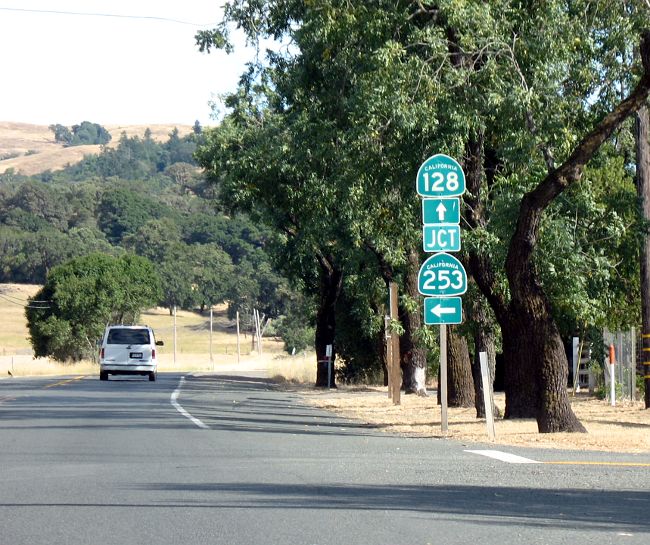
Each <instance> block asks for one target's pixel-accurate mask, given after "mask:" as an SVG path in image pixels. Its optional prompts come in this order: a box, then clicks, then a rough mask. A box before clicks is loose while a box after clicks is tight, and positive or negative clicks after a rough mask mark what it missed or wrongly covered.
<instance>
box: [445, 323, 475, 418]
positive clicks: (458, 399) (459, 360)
mask: <svg viewBox="0 0 650 545" xmlns="http://www.w3.org/2000/svg"><path fill="white" fill-rule="evenodd" d="M448 332H449V334H448V335H447V404H448V406H449V407H473V406H474V400H475V395H474V381H473V380H472V367H471V363H470V358H469V348H468V346H467V339H466V338H465V337H463V336H462V335H460V334H459V332H458V328H457V327H454V326H449V328H448Z"/></svg>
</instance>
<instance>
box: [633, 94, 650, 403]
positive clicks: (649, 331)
mask: <svg viewBox="0 0 650 545" xmlns="http://www.w3.org/2000/svg"><path fill="white" fill-rule="evenodd" d="M649 138H650V116H649V115H648V107H647V105H644V106H643V107H642V108H640V109H639V111H638V112H637V116H636V188H637V194H638V196H639V201H640V203H641V210H642V213H643V219H645V220H646V221H650V141H649V140H648V139H649ZM639 258H640V261H641V267H640V269H641V323H642V337H641V338H642V341H643V342H642V346H643V351H642V355H643V360H642V361H643V371H644V376H645V408H646V409H649V408H650V235H647V234H646V235H645V236H644V237H643V241H642V243H641V253H640V256H639Z"/></svg>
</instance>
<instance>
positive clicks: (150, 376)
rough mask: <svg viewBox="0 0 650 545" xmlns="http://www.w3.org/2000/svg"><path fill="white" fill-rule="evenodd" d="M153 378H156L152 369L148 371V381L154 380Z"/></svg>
mask: <svg viewBox="0 0 650 545" xmlns="http://www.w3.org/2000/svg"><path fill="white" fill-rule="evenodd" d="M155 380H156V373H155V371H152V372H151V373H149V382H155Z"/></svg>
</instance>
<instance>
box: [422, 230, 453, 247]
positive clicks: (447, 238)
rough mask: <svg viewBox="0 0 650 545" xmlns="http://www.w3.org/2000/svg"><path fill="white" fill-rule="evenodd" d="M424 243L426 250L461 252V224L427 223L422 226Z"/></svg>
mask: <svg viewBox="0 0 650 545" xmlns="http://www.w3.org/2000/svg"><path fill="white" fill-rule="evenodd" d="M422 245H423V247H424V251H425V252H459V251H460V226H458V225H425V226H423V227H422Z"/></svg>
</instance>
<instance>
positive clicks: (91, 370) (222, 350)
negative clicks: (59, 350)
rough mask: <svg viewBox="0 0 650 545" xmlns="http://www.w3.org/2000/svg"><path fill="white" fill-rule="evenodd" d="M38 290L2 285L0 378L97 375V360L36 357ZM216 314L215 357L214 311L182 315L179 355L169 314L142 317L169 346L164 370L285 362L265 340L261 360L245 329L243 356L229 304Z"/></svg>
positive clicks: (277, 344) (158, 311) (279, 349)
mask: <svg viewBox="0 0 650 545" xmlns="http://www.w3.org/2000/svg"><path fill="white" fill-rule="evenodd" d="M39 288H40V286H36V285H25V284H0V377H5V376H7V371H11V372H12V374H13V375H14V376H29V375H61V374H64V375H71V374H95V373H98V372H99V370H98V367H97V364H96V363H94V362H92V361H84V362H80V363H76V364H59V363H56V362H54V361H50V360H48V359H47V358H39V359H34V358H33V357H32V349H31V346H30V344H29V339H28V331H27V322H26V319H25V314H24V305H25V304H26V302H27V298H28V297H30V296H33V295H34V294H35V293H36V292H37V291H38V289H39ZM213 314H214V315H213V331H212V359H211V358H210V316H209V312H206V313H204V314H200V313H198V312H187V311H178V312H177V314H176V354H175V355H174V334H173V332H174V319H173V317H172V316H170V314H169V310H167V309H163V308H154V309H150V310H148V311H146V312H144V313H143V315H142V317H141V320H140V322H141V323H145V324H147V325H149V326H151V327H152V328H153V329H154V331H155V332H156V338H157V340H162V341H163V342H164V343H165V344H164V345H163V346H162V347H159V348H158V357H159V369H160V370H161V371H163V372H164V371H177V372H195V371H202V372H208V371H220V370H226V369H228V370H233V369H241V370H252V369H257V370H260V371H263V372H265V373H266V369H267V368H268V367H269V366H271V365H275V364H273V363H272V362H274V361H275V359H277V358H282V355H283V354H284V351H283V343H282V342H281V341H280V340H278V339H271V338H266V339H264V341H263V343H262V348H263V352H262V355H261V356H260V355H258V354H257V351H252V344H251V340H252V338H251V335H250V333H247V332H243V327H242V334H241V336H240V339H241V343H240V350H239V353H240V356H239V358H238V356H237V333H236V326H235V323H234V322H233V321H231V320H229V319H228V317H227V316H226V308H225V306H221V307H217V308H215V311H214V313H213ZM174 356H175V357H174ZM238 360H239V361H238Z"/></svg>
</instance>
